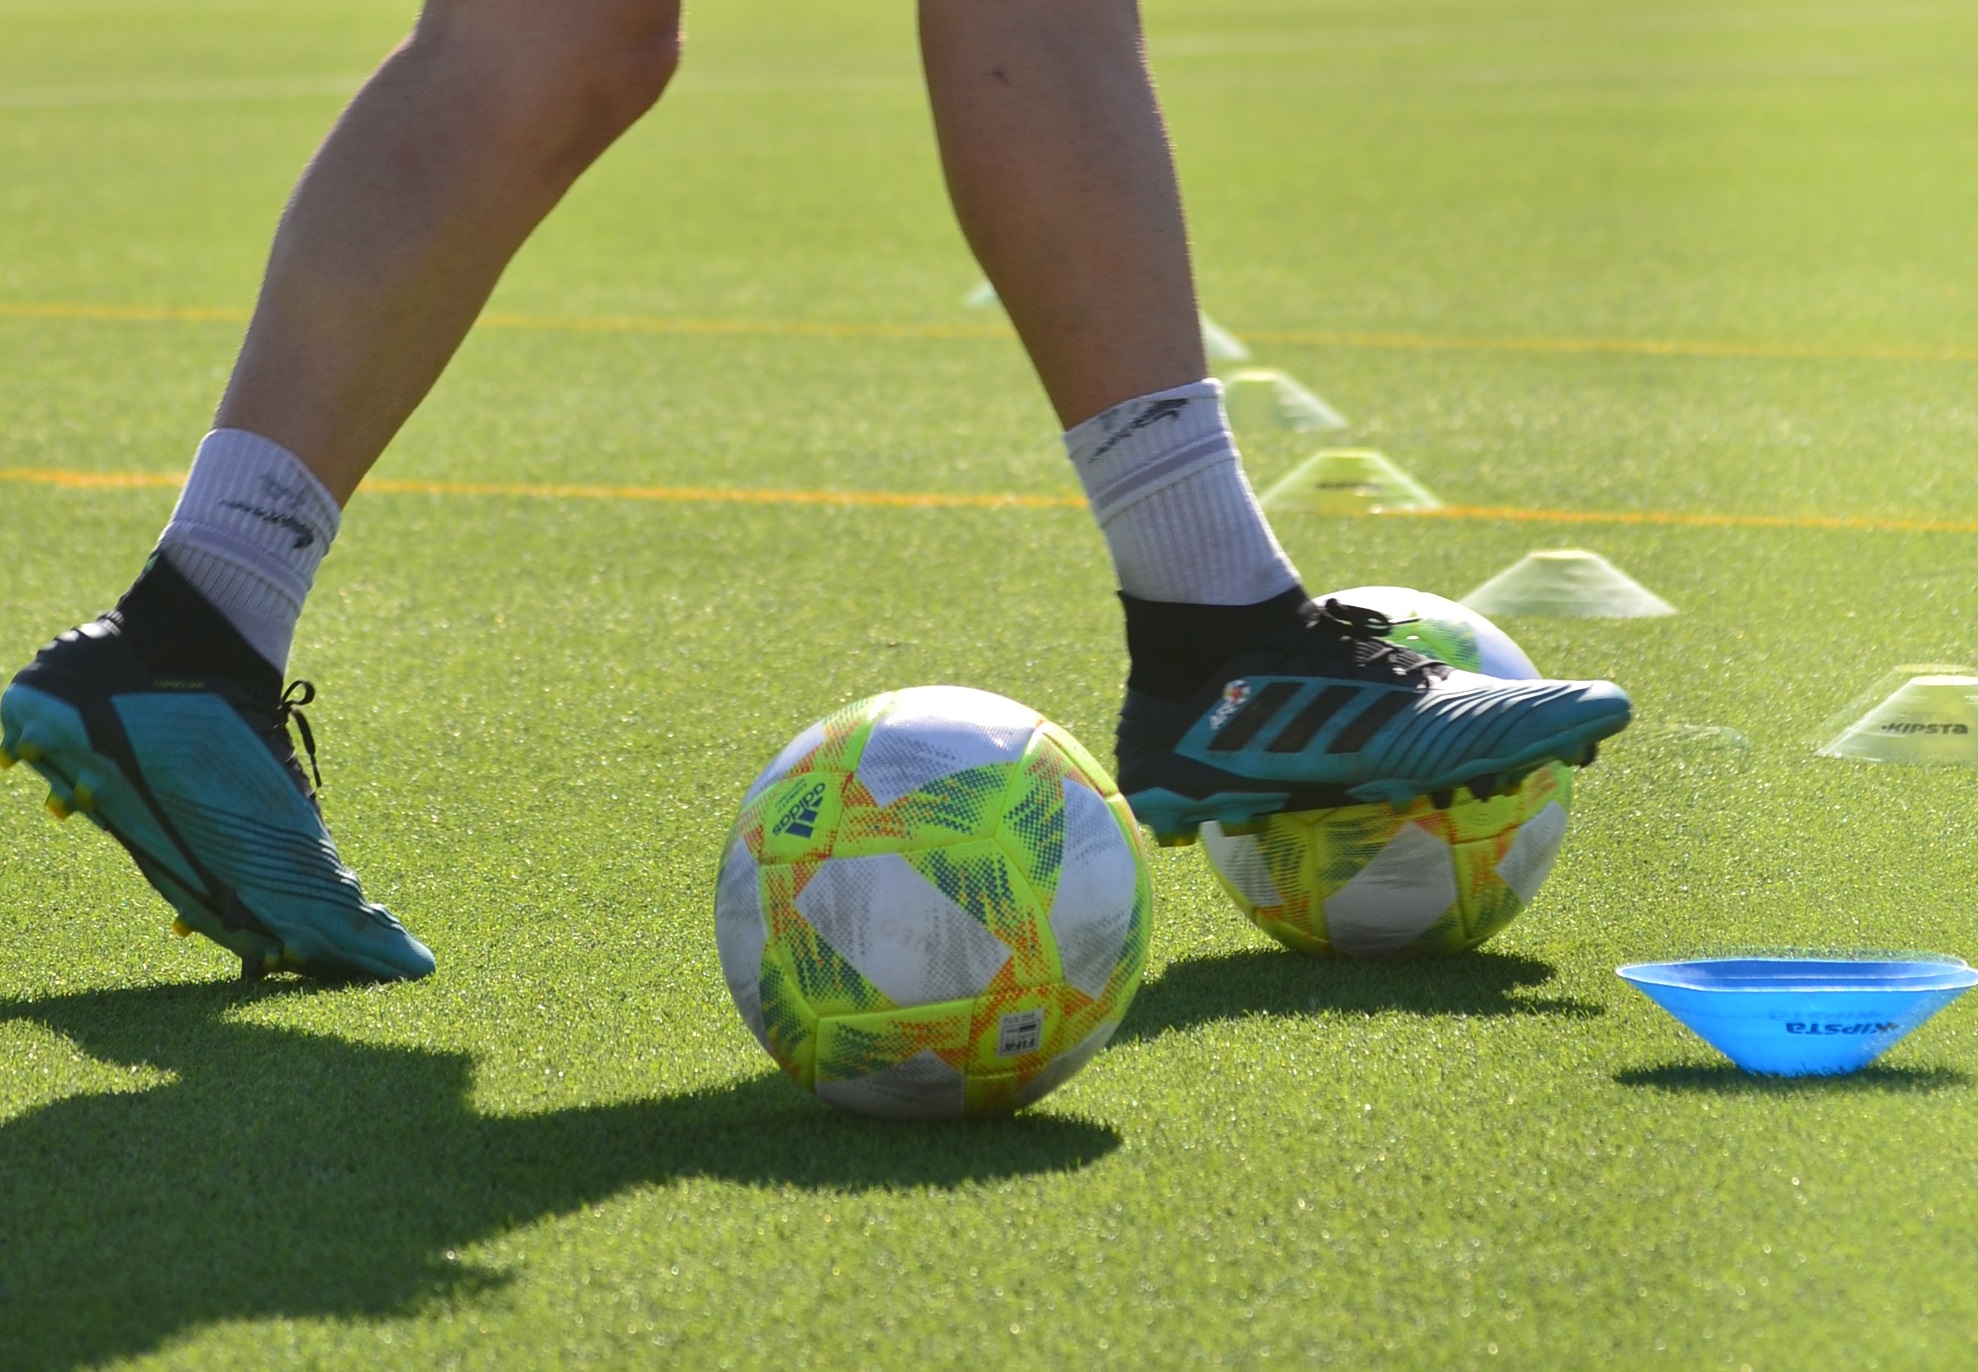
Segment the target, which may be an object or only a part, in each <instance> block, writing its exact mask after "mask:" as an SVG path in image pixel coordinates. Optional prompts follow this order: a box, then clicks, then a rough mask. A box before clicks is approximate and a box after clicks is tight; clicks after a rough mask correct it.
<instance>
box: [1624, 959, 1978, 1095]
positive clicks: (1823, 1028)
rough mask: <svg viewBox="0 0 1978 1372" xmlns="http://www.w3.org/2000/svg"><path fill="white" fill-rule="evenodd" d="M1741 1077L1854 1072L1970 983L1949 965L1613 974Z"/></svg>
mask: <svg viewBox="0 0 1978 1372" xmlns="http://www.w3.org/2000/svg"><path fill="white" fill-rule="evenodd" d="M1615 970H1616V971H1617V972H1619V973H1620V975H1621V976H1622V977H1624V978H1625V979H1626V980H1627V982H1628V984H1629V985H1631V986H1633V987H1634V988H1635V989H1636V990H1637V991H1640V992H1641V993H1642V994H1643V995H1645V996H1647V997H1648V998H1649V999H1650V1000H1652V1001H1654V1002H1655V1003H1656V1004H1657V1005H1659V1006H1661V1007H1662V1008H1663V1009H1664V1010H1667V1011H1668V1012H1669V1013H1670V1014H1672V1015H1674V1016H1675V1017H1676V1018H1677V1019H1679V1020H1681V1021H1682V1022H1683V1023H1684V1024H1685V1025H1687V1026H1688V1027H1689V1028H1690V1029H1691V1030H1693V1031H1695V1033H1696V1035H1697V1036H1698V1037H1699V1038H1701V1039H1702V1040H1703V1041H1704V1042H1706V1043H1708V1044H1709V1045H1710V1046H1711V1047H1712V1048H1715V1049H1716V1050H1717V1051H1718V1052H1720V1053H1722V1054H1723V1055H1724V1056H1725V1057H1727V1058H1729V1059H1730V1060H1731V1061H1732V1062H1734V1063H1736V1064H1737V1065H1738V1066H1739V1067H1741V1068H1743V1069H1744V1070H1745V1071H1747V1072H1763V1073H1765V1074H1767V1075H1770V1076H1779V1077H1807V1076H1835V1075H1839V1074H1841V1073H1844V1072H1858V1071H1860V1070H1861V1069H1862V1068H1864V1067H1866V1066H1867V1065H1868V1064H1869V1063H1871V1062H1873V1061H1875V1059H1876V1058H1878V1057H1880V1056H1881V1055H1882V1054H1883V1053H1885V1052H1887V1051H1888V1050H1889V1049H1890V1048H1891V1047H1893V1046H1894V1045H1895V1044H1896V1043H1897V1041H1898V1040H1900V1039H1902V1038H1903V1037H1905V1036H1906V1035H1907V1034H1908V1033H1909V1032H1910V1031H1911V1030H1912V1029H1914V1028H1916V1027H1917V1026H1918V1025H1919V1024H1921V1023H1923V1021H1925V1020H1927V1019H1929V1018H1930V1016H1932V1015H1934V1014H1936V1013H1937V1011H1939V1010H1941V1009H1943V1008H1944V1007H1945V1006H1946V1005H1949V1004H1950V1003H1951V1002H1952V1001H1954V1000H1956V999H1957V998H1958V997H1959V996H1961V995H1963V994H1964V993H1965V992H1966V991H1968V990H1970V989H1971V987H1972V986H1973V985H1974V984H1978V971H1974V970H1973V969H1972V968H1970V967H1968V966H1966V965H1965V963H1964V962H1963V961H1961V960H1960V959H1957V958H1932V957H1929V956H1917V955H1894V956H1890V957H1888V958H1883V959H1866V958H1852V957H1847V956H1845V955H1840V956H1829V957H1719V958H1696V959H1692V960H1689V961H1685V962H1639V963H1635V964H1633V965H1632V966H1628V967H1618V968H1616V969H1615Z"/></svg>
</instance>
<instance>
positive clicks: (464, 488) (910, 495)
mask: <svg viewBox="0 0 1978 1372" xmlns="http://www.w3.org/2000/svg"><path fill="white" fill-rule="evenodd" d="M181 479H182V478H178V477H174V478H173V484H175V485H176V484H177V483H178V482H179V481H180V480H181ZM364 489H365V490H367V491H382V492H385V493H387V494H392V495H513V496H527V497H530V498H532V499H537V500H658V501H678V502H682V503H688V504H719V505H855V506H866V507H873V506H878V507H883V508H891V509H911V510H1008V509H1022V510H1059V509H1082V508H1084V505H1085V500H1084V498H1083V497H1081V496H1075V495H1007V494H999V493H996V492H987V493H984V494H981V495H970V494H966V493H960V492H958V493H955V494H944V493H942V492H939V491H784V490H759V489H750V488H747V487H729V486H564V485H538V484H535V483H533V482H524V481H394V480H389V479H380V480H376V481H367V482H365V483H364Z"/></svg>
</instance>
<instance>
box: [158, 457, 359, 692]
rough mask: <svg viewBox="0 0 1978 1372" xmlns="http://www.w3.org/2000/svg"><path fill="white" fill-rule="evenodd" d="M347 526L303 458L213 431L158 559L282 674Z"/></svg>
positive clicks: (196, 462)
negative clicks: (321, 567) (312, 593)
mask: <svg viewBox="0 0 1978 1372" xmlns="http://www.w3.org/2000/svg"><path fill="white" fill-rule="evenodd" d="M342 522H343V512H342V510H340V509H339V508H338V507H337V502H336V498H335V497H334V496H332V495H331V494H330V493H329V491H328V490H327V489H326V488H325V487H324V485H323V483H322V482H320V481H318V480H317V479H316V474H315V473H314V472H312V471H310V470H309V469H308V468H307V467H305V466H303V465H302V459H301V458H299V457H297V456H296V455H295V454H294V453H292V452H290V451H289V450H288V449H287V448H284V447H283V446H282V445H281V444H279V443H276V442H273V441H272V440H269V439H266V438H263V437H261V435H259V434H254V433H249V432H248V431H247V430H245V429H215V430H213V432H212V433H209V434H207V435H206V438H205V441H203V442H202V443H201V444H200V445H199V453H198V455H197V456H195V457H194V458H193V460H192V474H191V475H190V476H188V477H187V478H186V482H185V489H184V490H183V491H182V492H180V494H179V503H178V508H176V509H174V510H173V511H172V520H171V523H169V524H167V525H166V526H165V532H164V533H162V534H160V535H159V536H158V551H159V552H160V553H162V554H163V555H164V557H165V560H166V561H167V562H169V563H171V564H172V566H173V568H174V569H176V570H177V572H178V573H179V575H180V576H183V577H184V578H185V579H186V580H187V581H189V582H191V583H192V584H193V586H194V587H195V588H196V589H197V590H198V591H199V593H200V594H201V595H203V596H205V597H206V598H207V599H208V600H210V601H212V602H213V605H214V608H216V609H218V610H219V612H220V613H221V614H223V615H225V616H226V617H227V621H228V622H229V623H230V624H232V625H233V626H234V628H236V629H238V630H240V635H241V637H242V638H244V639H246V640H247V641H248V643H249V644H250V645H251V646H252V647H253V649H254V651H255V652H257V653H259V654H261V656H263V657H265V658H267V659H268V661H269V662H271V663H273V664H274V665H275V669H276V670H277V671H285V670H287V668H288V653H289V647H290V645H291V644H292V643H293V642H294V641H295V621H296V620H297V619H298V618H300V617H301V614H302V602H303V600H304V599H306V598H307V597H308V595H309V587H310V585H311V584H312V583H313V582H314V581H315V580H316V567H317V564H319V563H321V562H322V560H323V554H325V553H327V552H328V551H329V550H330V543H331V541H332V540H334V539H335V538H336V536H337V528H338V526H339V525H341V524H342Z"/></svg>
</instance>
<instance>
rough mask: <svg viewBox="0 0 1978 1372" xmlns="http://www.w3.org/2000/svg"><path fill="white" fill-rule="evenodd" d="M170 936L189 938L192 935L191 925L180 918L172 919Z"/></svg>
mask: <svg viewBox="0 0 1978 1372" xmlns="http://www.w3.org/2000/svg"><path fill="white" fill-rule="evenodd" d="M172 937H173V938H191V937H192V926H191V925H190V924H187V923H186V922H185V921H184V920H182V919H174V920H173V921H172Z"/></svg>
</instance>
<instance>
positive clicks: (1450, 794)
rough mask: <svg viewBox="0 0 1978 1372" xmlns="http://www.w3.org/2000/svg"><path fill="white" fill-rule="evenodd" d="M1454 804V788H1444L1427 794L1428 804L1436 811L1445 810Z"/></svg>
mask: <svg viewBox="0 0 1978 1372" xmlns="http://www.w3.org/2000/svg"><path fill="white" fill-rule="evenodd" d="M1455 803H1456V788H1455V787H1453V786H1445V787H1443V788H1442V789H1441V790H1440V791H1430V792H1429V804H1431V805H1433V806H1435V808H1436V809H1438V810H1447V809H1448V808H1449V807H1450V806H1452V805H1454V804H1455Z"/></svg>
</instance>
